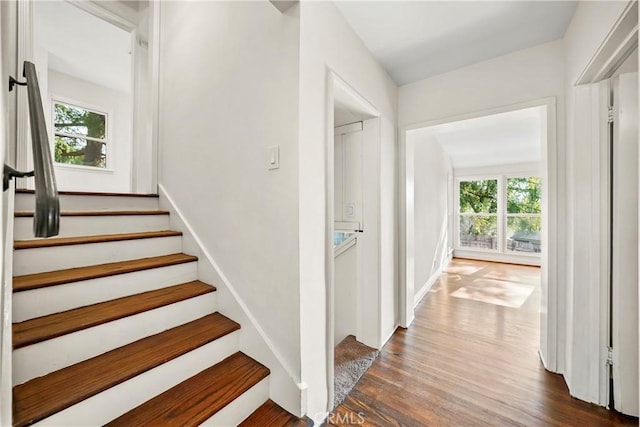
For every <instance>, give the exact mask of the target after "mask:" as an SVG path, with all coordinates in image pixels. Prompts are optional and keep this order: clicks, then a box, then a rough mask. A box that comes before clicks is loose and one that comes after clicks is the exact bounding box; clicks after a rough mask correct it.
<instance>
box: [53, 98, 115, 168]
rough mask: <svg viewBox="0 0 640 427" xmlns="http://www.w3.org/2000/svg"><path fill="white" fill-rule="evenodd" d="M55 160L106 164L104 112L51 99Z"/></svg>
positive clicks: (87, 165)
mask: <svg viewBox="0 0 640 427" xmlns="http://www.w3.org/2000/svg"><path fill="white" fill-rule="evenodd" d="M53 111H54V114H53V127H54V140H55V150H54V153H55V162H56V163H60V164H66V165H78V166H86V167H93V168H101V169H104V168H106V167H107V161H108V159H107V144H108V135H107V114H106V113H103V112H100V111H95V110H91V109H88V108H85V107H82V106H79V105H73V104H69V103H66V102H60V101H54V102H53Z"/></svg>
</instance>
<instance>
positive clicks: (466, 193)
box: [460, 179, 498, 249]
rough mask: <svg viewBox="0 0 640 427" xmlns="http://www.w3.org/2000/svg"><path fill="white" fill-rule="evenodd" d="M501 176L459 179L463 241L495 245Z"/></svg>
mask: <svg viewBox="0 0 640 427" xmlns="http://www.w3.org/2000/svg"><path fill="white" fill-rule="evenodd" d="M497 212H498V180H496V179H485V180H478V181H461V182H460V245H461V246H468V247H479V248H485V249H495V248H496V236H497V233H498V229H497V216H496V214H497Z"/></svg>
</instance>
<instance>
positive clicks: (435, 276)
mask: <svg viewBox="0 0 640 427" xmlns="http://www.w3.org/2000/svg"><path fill="white" fill-rule="evenodd" d="M452 259H453V250H451V251H449V255H448V256H447V258H446V260H445V261H444V263H443V264H442V265H440V266H438V269H437V270H436V271H435V273H433V274H432V275H431V277H429V279H428V280H427V281H426V282H425V284H424V285H422V287H421V288H420V290H419V291H418V292H416V294H415V296H414V298H413V306H414V307H415V306H417V305H418V304H419V303H420V301H422V298H424V296H425V295H426V294H427V292H429V291H430V290H431V288H432V287H433V285H434V283H436V281H437V280H438V278H439V277H440V275H442V271H443V270H444V268H445V267H446V266H447V265H448V264H449V263H450V262H451V260H452Z"/></svg>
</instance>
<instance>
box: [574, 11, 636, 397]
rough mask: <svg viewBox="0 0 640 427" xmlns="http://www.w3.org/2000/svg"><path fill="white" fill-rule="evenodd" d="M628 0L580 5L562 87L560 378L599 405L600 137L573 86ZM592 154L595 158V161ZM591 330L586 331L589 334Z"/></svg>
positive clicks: (587, 98)
mask: <svg viewBox="0 0 640 427" xmlns="http://www.w3.org/2000/svg"><path fill="white" fill-rule="evenodd" d="M626 5H627V2H623V1H611V2H606V1H594V2H580V3H579V5H578V8H577V9H576V12H575V15H574V17H573V20H572V21H571V23H570V25H569V28H568V29H567V32H566V34H565V39H564V42H565V55H566V67H565V75H564V77H565V85H566V99H567V106H566V124H567V127H566V128H567V135H566V144H567V148H566V149H567V163H566V179H567V218H568V220H567V221H566V233H567V260H568V270H567V275H566V277H567V280H566V282H567V289H566V298H567V306H566V311H565V313H566V323H567V332H566V334H567V335H566V336H567V339H566V345H567V347H566V356H565V360H564V362H565V365H566V366H565V369H564V373H565V379H566V381H567V385H568V386H569V391H570V392H571V394H572V395H573V396H575V397H578V398H580V399H583V400H587V401H590V402H599V403H601V404H603V403H605V402H603V401H602V400H603V396H604V394H603V388H604V387H606V384H599V378H598V372H599V366H600V365H601V363H600V362H601V358H600V356H599V353H600V352H601V351H602V345H601V342H600V341H599V339H598V336H597V331H598V328H599V325H598V323H599V322H600V317H599V314H600V313H598V299H599V298H600V297H599V294H600V293H601V292H600V283H601V282H600V280H599V275H598V274H594V271H593V268H594V266H598V265H599V264H600V262H599V259H600V258H599V257H600V253H599V247H598V246H597V245H593V244H592V243H591V242H590V239H592V235H593V233H596V232H597V231H598V230H599V227H600V226H601V225H600V223H599V221H600V219H599V217H598V216H597V214H596V213H595V212H594V210H593V209H592V207H593V206H598V204H600V202H601V201H600V200H599V198H598V186H599V181H598V180H597V179H595V180H594V179H593V177H594V176H597V175H595V174H596V172H597V170H594V168H596V169H597V163H594V159H596V158H597V153H598V150H599V148H598V146H597V145H598V144H599V143H598V142H597V141H598V138H599V135H597V134H596V135H593V134H592V132H593V127H592V122H593V121H594V120H595V118H594V117H592V113H593V111H592V104H591V103H592V97H593V96H597V92H595V93H594V92H593V91H592V90H591V88H589V87H584V86H582V87H576V86H575V82H576V81H577V79H578V77H579V76H580V74H581V73H582V71H583V70H584V69H585V68H586V66H587V64H588V63H589V61H590V60H591V58H592V57H593V56H594V55H595V53H596V51H597V49H598V47H599V46H600V45H601V43H602V42H603V41H604V40H605V37H606V36H607V34H608V33H609V31H610V30H611V29H612V27H613V25H614V24H615V22H616V21H617V19H618V18H619V17H620V15H621V13H622V11H623V10H624V8H625V7H626ZM594 156H596V157H594ZM589 332H590V333H589Z"/></svg>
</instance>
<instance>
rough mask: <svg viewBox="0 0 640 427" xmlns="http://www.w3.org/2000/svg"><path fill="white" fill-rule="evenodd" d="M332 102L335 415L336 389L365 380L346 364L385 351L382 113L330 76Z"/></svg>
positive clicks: (330, 314) (330, 277) (330, 352)
mask: <svg viewBox="0 0 640 427" xmlns="http://www.w3.org/2000/svg"><path fill="white" fill-rule="evenodd" d="M328 96H329V100H330V102H329V108H330V110H329V111H328V112H327V113H328V114H327V115H328V117H329V120H328V129H327V136H328V138H329V139H328V141H327V215H326V217H327V223H326V224H327V236H326V249H327V258H326V259H327V265H326V277H327V289H326V292H327V337H326V347H327V360H328V363H327V387H328V390H327V391H328V393H327V394H328V402H327V409H328V410H329V411H331V410H332V409H333V407H334V398H335V396H336V393H335V391H336V389H339V390H338V393H337V395H338V396H344V394H345V393H348V389H350V388H349V387H348V384H347V385H346V387H345V381H343V379H345V378H351V379H355V381H357V378H359V376H360V375H362V374H363V373H364V371H363V370H362V369H356V370H358V371H359V372H358V373H357V375H355V373H353V372H347V371H344V369H342V368H343V367H344V363H342V362H349V361H350V359H352V358H353V357H355V358H356V359H358V358H360V356H361V355H363V352H364V353H367V354H369V353H371V352H372V351H373V352H375V351H376V350H377V348H378V347H379V345H380V344H379V335H380V334H379V324H380V313H379V309H378V305H379V304H378V303H377V298H378V293H379V292H378V280H377V264H378V263H377V262H376V259H377V258H376V257H377V253H378V247H379V241H380V236H379V230H378V229H377V228H376V220H375V219H376V203H375V201H376V200H377V193H376V191H379V189H378V187H377V185H376V184H377V183H378V178H377V177H378V174H379V171H378V162H377V147H378V146H379V144H380V119H379V116H380V114H379V113H378V111H377V110H376V109H375V107H373V106H372V105H371V104H370V103H369V102H368V101H367V100H366V99H364V98H363V97H362V96H360V95H359V94H358V93H357V92H356V91H355V90H354V89H353V88H351V87H350V86H349V85H348V84H347V83H346V82H345V81H344V80H342V79H341V78H340V77H338V76H337V75H336V74H335V73H333V72H329V75H328ZM341 343H343V345H342V346H339V344H341ZM337 346H339V347H340V349H345V348H346V349H347V351H346V352H343V353H341V354H339V355H338V357H337V359H338V361H339V362H341V363H340V366H336V364H335V363H334V362H335V360H336V359H335V358H336V354H335V353H334V349H335V348H336V347H337ZM376 354H377V353H376ZM367 357H368V356H367ZM347 359H349V360H347ZM353 361H355V359H354V360H353ZM372 361H373V359H370V358H369V362H372ZM351 365H354V366H355V365H356V364H353V363H352V364H351ZM337 368H340V369H337ZM336 373H337V375H338V380H337V381H336ZM342 374H345V375H342ZM354 375H355V376H357V378H354ZM353 384H355V382H354V383H353ZM353 384H351V386H353ZM334 387H335V388H334ZM339 399H340V398H339Z"/></svg>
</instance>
